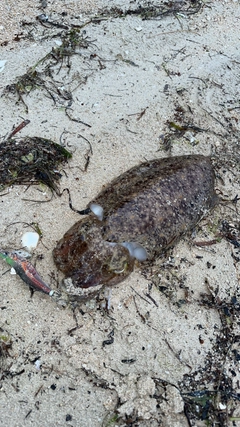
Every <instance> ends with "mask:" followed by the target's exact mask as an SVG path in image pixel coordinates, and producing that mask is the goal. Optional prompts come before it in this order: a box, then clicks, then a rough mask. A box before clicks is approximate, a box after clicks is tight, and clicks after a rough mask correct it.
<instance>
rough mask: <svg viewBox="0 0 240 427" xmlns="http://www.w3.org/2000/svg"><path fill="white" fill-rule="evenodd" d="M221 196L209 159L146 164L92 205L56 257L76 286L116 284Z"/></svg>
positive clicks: (60, 245)
mask: <svg viewBox="0 0 240 427" xmlns="http://www.w3.org/2000/svg"><path fill="white" fill-rule="evenodd" d="M217 200H218V199H217V195H216V193H215V190H214V171H213V167H212V164H211V161H210V158H209V157H205V156H202V155H188V156H180V157H170V158H163V159H157V160H151V161H148V162H146V163H142V164H140V165H139V166H135V167H133V168H132V169H130V170H128V171H127V172H125V173H123V174H122V175H120V176H119V177H118V178H116V179H115V180H114V181H112V182H111V183H110V184H109V185H108V186H107V187H106V188H105V189H104V190H103V191H101V192H100V194H99V195H98V196H97V197H96V198H95V199H94V200H93V201H92V202H90V203H89V205H88V207H89V211H90V214H89V215H88V216H87V217H84V218H83V219H81V220H80V221H78V222H77V223H76V224H74V225H73V226H72V227H71V228H70V230H68V231H67V233H66V234H65V235H64V236H63V238H62V239H61V240H60V241H59V242H58V243H57V246H56V248H55V249H54V251H53V257H54V261H55V263H56V265H57V267H58V268H59V269H60V270H61V271H62V272H63V273H64V274H65V276H66V277H67V278H69V279H71V284H72V286H73V287H74V288H75V289H76V288H81V289H82V290H84V289H88V288H92V287H97V289H99V288H101V286H102V285H107V286H112V285H115V284H117V283H119V282H121V281H122V280H124V279H125V278H126V277H127V276H129V274H130V273H131V272H132V271H133V268H134V263H135V260H136V259H137V260H138V261H139V262H144V261H145V260H146V259H148V260H150V261H151V260H154V258H156V257H158V256H159V255H161V254H163V253H164V252H165V251H166V250H167V249H168V248H170V247H172V246H173V245H174V244H175V243H176V242H177V241H178V240H179V239H180V238H181V236H183V235H184V234H185V233H186V232H187V231H189V230H191V229H193V228H194V227H195V225H196V224H197V222H198V221H199V220H200V219H201V217H202V216H203V215H204V214H206V212H207V211H209V210H210V209H212V208H213V207H214V206H215V205H216V203H217ZM94 289H95V288H94ZM92 290H93V289H92ZM88 291H89V289H88ZM84 292H86V290H85V291H84ZM84 296H85V293H84Z"/></svg>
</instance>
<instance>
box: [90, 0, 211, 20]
mask: <svg viewBox="0 0 240 427" xmlns="http://www.w3.org/2000/svg"><path fill="white" fill-rule="evenodd" d="M202 6H203V4H202V1H200V0H195V1H189V0H185V1H179V0H175V1H163V2H162V4H152V2H146V5H141V4H139V5H138V6H137V7H136V8H134V9H127V10H125V11H124V10H122V9H120V8H118V7H112V8H110V9H107V8H106V9H104V10H103V11H102V12H101V15H100V16H104V17H105V18H106V17H114V18H118V17H125V16H127V15H134V16H139V17H141V18H142V19H143V20H149V19H161V18H163V17H166V16H169V15H177V14H182V15H185V16H189V15H193V14H195V13H197V12H199V11H200V9H201V7H202ZM100 20H101V19H100ZM93 21H97V18H96V17H95V19H93Z"/></svg>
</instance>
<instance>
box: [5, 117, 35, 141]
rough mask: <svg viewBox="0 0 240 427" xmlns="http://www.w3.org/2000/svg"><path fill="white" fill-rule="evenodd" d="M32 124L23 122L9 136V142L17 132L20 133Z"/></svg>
mask: <svg viewBox="0 0 240 427" xmlns="http://www.w3.org/2000/svg"><path fill="white" fill-rule="evenodd" d="M29 123H30V120H23V122H22V123H20V125H18V126H17V127H16V128H14V129H13V131H12V132H11V133H10V134H9V135H8V137H7V140H8V139H11V138H12V137H13V136H14V135H15V134H16V133H17V132H20V130H22V129H23V128H24V127H25V126H27V125H28V124H29Z"/></svg>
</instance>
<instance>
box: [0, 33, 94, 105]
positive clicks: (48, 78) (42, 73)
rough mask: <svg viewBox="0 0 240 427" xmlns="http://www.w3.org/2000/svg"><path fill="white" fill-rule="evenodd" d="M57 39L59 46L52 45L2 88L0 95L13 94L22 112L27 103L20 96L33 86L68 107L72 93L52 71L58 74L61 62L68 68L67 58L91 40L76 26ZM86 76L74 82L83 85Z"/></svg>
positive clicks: (79, 51)
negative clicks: (59, 41) (36, 60)
mask: <svg viewBox="0 0 240 427" xmlns="http://www.w3.org/2000/svg"><path fill="white" fill-rule="evenodd" d="M58 36H59V37H60V38H61V45H60V46H58V47H55V48H52V50H51V51H50V52H48V53H47V54H46V55H45V56H44V57H43V58H40V59H39V61H38V62H37V63H36V64H35V65H33V66H31V67H30V68H29V69H28V70H27V72H26V73H25V74H23V75H22V76H19V77H17V79H16V81H15V82H14V83H11V84H9V85H7V86H6V87H5V89H4V90H3V93H2V95H1V96H8V97H9V96H11V95H14V96H16V95H17V97H18V98H17V102H21V103H22V104H23V105H24V107H25V111H26V112H27V113H28V106H27V104H26V102H25V99H24V95H28V94H30V93H31V92H32V91H33V90H35V89H42V90H43V91H44V92H45V93H46V94H47V96H49V97H50V98H51V99H52V100H53V102H54V104H56V103H57V102H59V103H61V104H62V103H66V104H67V107H69V106H70V105H71V104H72V102H73V99H72V93H71V91H70V90H66V89H65V86H66V83H65V84H63V83H62V82H57V81H56V79H55V74H59V72H60V71H61V68H62V66H63V64H65V65H66V67H67V69H68V73H69V71H70V69H71V63H70V57H71V56H73V55H80V54H81V49H87V48H88V47H89V45H90V44H91V42H90V41H89V40H88V39H87V37H84V36H83V35H82V33H81V31H80V29H78V28H71V29H70V30H67V31H63V32H62V34H60V35H59V34H58ZM57 65H59V68H58V70H57V73H56V72H54V71H53V69H54V67H55V66H57ZM86 80H87V76H79V77H78V85H81V84H85V83H86Z"/></svg>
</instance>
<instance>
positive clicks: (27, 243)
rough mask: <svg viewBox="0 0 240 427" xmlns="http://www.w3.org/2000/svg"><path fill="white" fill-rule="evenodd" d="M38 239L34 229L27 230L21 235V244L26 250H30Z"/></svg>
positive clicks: (35, 245) (34, 246)
mask: <svg viewBox="0 0 240 427" xmlns="http://www.w3.org/2000/svg"><path fill="white" fill-rule="evenodd" d="M38 241H39V234H38V233H36V232H35V231H27V232H26V233H24V235H23V236H22V245H23V247H24V248H26V249H27V250H29V251H31V250H33V249H35V248H36V247H37V244H38Z"/></svg>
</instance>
